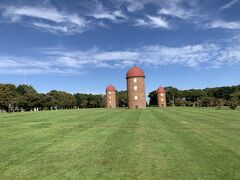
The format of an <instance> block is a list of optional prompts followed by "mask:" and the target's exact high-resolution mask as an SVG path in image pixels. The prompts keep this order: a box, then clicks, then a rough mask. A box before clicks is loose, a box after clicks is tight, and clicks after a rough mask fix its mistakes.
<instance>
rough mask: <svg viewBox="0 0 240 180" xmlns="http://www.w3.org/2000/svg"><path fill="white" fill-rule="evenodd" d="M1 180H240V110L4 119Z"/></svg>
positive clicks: (56, 113) (171, 110)
mask: <svg viewBox="0 0 240 180" xmlns="http://www.w3.org/2000/svg"><path fill="white" fill-rule="evenodd" d="M0 179H1V180H2V179H34V180H35V179H84V180H85V179H144V180H146V179H184V180H185V179H240V111H233V110H215V109H197V108H165V109H157V108H149V109H145V110H128V109H117V110H107V109H86V110H71V111H67V110H66V111H49V112H29V113H13V114H0Z"/></svg>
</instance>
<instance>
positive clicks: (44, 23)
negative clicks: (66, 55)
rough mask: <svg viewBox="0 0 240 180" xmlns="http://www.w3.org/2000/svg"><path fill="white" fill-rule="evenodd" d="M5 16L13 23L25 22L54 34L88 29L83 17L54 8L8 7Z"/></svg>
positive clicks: (5, 9)
mask: <svg viewBox="0 0 240 180" xmlns="http://www.w3.org/2000/svg"><path fill="white" fill-rule="evenodd" d="M3 15H4V17H6V18H9V19H10V20H11V22H24V23H25V24H26V25H27V26H31V27H34V28H38V29H42V30H45V31H49V32H53V33H59V32H60V33H73V32H82V31H83V30H84V29H85V28H86V27H87V22H86V20H85V19H84V18H83V17H80V16H79V15H77V14H70V13H67V12H60V11H58V10H57V9H55V8H54V7H30V6H20V7H15V6H8V7H5V8H4V12H3Z"/></svg>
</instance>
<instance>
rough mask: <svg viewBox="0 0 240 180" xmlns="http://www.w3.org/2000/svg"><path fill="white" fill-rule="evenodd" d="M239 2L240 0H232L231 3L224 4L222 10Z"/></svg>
mask: <svg viewBox="0 0 240 180" xmlns="http://www.w3.org/2000/svg"><path fill="white" fill-rule="evenodd" d="M238 2H239V0H232V1H230V2H229V3H227V4H225V5H224V6H222V7H221V10H225V9H229V8H231V7H232V6H234V5H235V4H237V3H238Z"/></svg>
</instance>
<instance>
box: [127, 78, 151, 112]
mask: <svg viewBox="0 0 240 180" xmlns="http://www.w3.org/2000/svg"><path fill="white" fill-rule="evenodd" d="M144 81H145V80H144V77H130V78H127V91H128V107H129V108H130V109H142V108H146V96H145V82H144Z"/></svg>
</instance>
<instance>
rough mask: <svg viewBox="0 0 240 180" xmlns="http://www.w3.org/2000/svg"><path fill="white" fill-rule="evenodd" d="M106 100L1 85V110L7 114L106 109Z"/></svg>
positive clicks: (94, 96)
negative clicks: (43, 92)
mask: <svg viewBox="0 0 240 180" xmlns="http://www.w3.org/2000/svg"><path fill="white" fill-rule="evenodd" d="M104 99H105V98H104V96H103V95H93V94H80V93H77V94H74V95H73V94H70V93H67V92H64V91H56V90H52V91H50V92H49V93H46V94H40V93H38V92H37V91H36V90H35V89H34V88H33V87H32V86H29V85H19V86H18V87H16V86H15V85H13V84H0V110H1V111H6V112H15V111H41V110H56V109H75V108H97V107H99V108H100V107H104V104H105V102H104Z"/></svg>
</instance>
